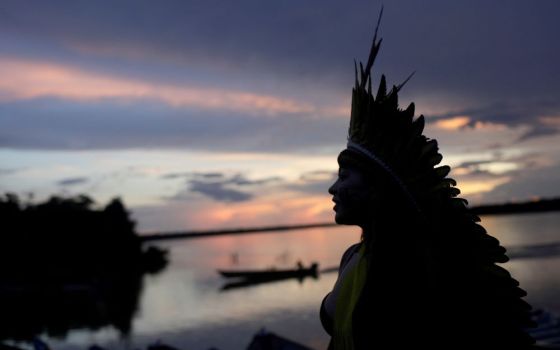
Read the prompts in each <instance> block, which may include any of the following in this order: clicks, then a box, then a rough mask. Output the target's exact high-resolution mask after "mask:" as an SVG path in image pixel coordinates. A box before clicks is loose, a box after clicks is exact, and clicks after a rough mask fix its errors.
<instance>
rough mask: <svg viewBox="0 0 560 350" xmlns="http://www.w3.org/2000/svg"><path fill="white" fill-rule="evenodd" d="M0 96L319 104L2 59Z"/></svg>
mask: <svg viewBox="0 0 560 350" xmlns="http://www.w3.org/2000/svg"><path fill="white" fill-rule="evenodd" d="M0 74H1V75H2V80H1V81H0V99H3V100H22V99H31V98H37V97H59V98H64V99H70V100H95V99H102V98H120V99H156V100H160V101H163V102H164V103H167V104H169V105H172V106H178V107H183V106H187V107H196V108H203V109H224V110H234V111H240V112H247V113H253V114H256V113H258V114H259V115H262V114H265V115H275V114H279V113H316V112H317V108H315V107H314V106H312V105H310V104H307V103H302V102H299V101H295V100H290V99H285V98H281V97H276V96H269V95H263V94H259V93H253V92H248V91H236V90H227V89H218V88H201V87H196V86H173V85H164V84H155V83H151V82H146V81H141V80H133V79H123V78H116V77H111V76H108V75H100V74H96V73H92V72H88V71H85V70H81V69H77V68H70V67H65V66H62V65H56V64H51V63H43V62H36V61H22V60H19V59H17V60H16V59H8V58H0Z"/></svg>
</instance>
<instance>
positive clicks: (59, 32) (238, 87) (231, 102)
mask: <svg viewBox="0 0 560 350" xmlns="http://www.w3.org/2000/svg"><path fill="white" fill-rule="evenodd" d="M380 8H381V2H379V1H346V2H341V1H336V2H335V1H308V2H301V1H282V2H264V1H235V2H227V1H221V2H217V1H166V2H158V3H157V4H156V3H155V2H153V1H129V2H127V1H119V2H114V1H95V2H92V1H50V2H45V1H27V2H22V1H4V2H2V4H1V5H0V74H1V75H2V77H3V79H2V81H1V82H0V191H2V192H6V191H11V192H16V193H18V194H20V195H22V196H26V195H27V194H28V193H30V192H32V193H34V196H35V198H36V199H43V198H46V197H48V196H49V195H51V194H77V193H82V192H86V193H88V194H90V195H91V196H92V197H93V198H94V199H96V200H97V201H98V202H99V203H100V204H103V203H104V202H106V201H107V200H109V199H110V198H111V197H114V196H121V197H122V198H123V199H124V201H125V203H126V204H127V205H128V206H129V207H131V208H132V210H133V215H134V217H135V219H136V220H137V221H138V223H139V229H140V230H141V231H150V230H175V229H177V230H179V229H189V228H217V227H230V226H251V225H261V224H270V225H273V224H281V223H296V222H316V221H329V220H332V216H333V215H332V214H333V213H332V205H331V204H332V203H331V202H330V196H329V195H328V194H327V193H326V190H327V188H328V186H329V184H330V182H332V181H333V179H334V174H335V172H336V170H337V169H336V167H337V165H336V155H337V154H338V152H339V151H340V150H341V148H342V147H344V143H345V138H346V128H347V124H348V118H349V103H350V91H351V87H352V83H353V59H355V58H356V59H358V60H364V59H365V58H366V55H367V53H368V50H369V45H370V43H371V37H372V32H373V28H374V25H375V21H376V18H377V14H378V12H379V10H380ZM558 13H560V2H558V1H557V0H539V1H492V2H488V1H462V2H456V1H455V2H449V1H439V0H438V1H430V2H422V3H420V2H417V1H400V0H399V1H391V3H386V4H385V11H384V18H383V21H382V26H381V32H380V34H381V36H382V37H383V44H382V48H381V53H380V56H379V58H378V61H377V62H376V64H375V66H374V71H375V72H374V76H375V78H376V80H377V79H379V77H380V74H381V73H385V74H386V76H387V78H388V81H389V82H390V83H400V82H401V81H402V80H403V79H404V78H406V77H407V76H408V75H409V74H410V72H412V71H416V74H415V76H414V78H413V79H412V80H411V81H410V82H409V83H408V84H407V86H406V87H405V88H404V90H403V91H402V94H401V96H400V101H401V103H402V105H403V106H405V105H408V103H409V102H412V101H414V102H415V103H416V111H417V113H418V114H424V115H425V116H426V118H427V121H428V127H427V130H426V134H427V135H428V136H429V137H432V138H436V139H437V140H438V141H439V144H440V148H441V151H442V153H443V155H444V161H443V162H444V163H445V164H449V165H451V166H452V167H454V170H453V173H452V175H453V176H454V177H455V178H456V179H457V180H458V187H459V188H460V189H462V192H463V194H464V197H465V198H467V199H468V200H469V201H470V202H471V203H473V204H478V203H488V202H501V201H507V200H526V199H530V198H533V197H551V196H558V195H560V186H559V185H560V142H559V141H560V133H559V131H560V65H558V62H560V44H559V43H560V41H559V40H558V37H559V35H560V22H559V21H558V19H557V17H558Z"/></svg>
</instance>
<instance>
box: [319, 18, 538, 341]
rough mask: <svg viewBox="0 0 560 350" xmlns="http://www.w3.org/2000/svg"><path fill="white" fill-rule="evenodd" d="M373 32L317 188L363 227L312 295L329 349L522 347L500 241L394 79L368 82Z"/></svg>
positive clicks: (517, 307)
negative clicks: (327, 286)
mask: <svg viewBox="0 0 560 350" xmlns="http://www.w3.org/2000/svg"><path fill="white" fill-rule="evenodd" d="M380 18H381V16H380ZM377 26H378V27H379V22H378V24H377ZM380 44H381V40H377V28H376V31H375V36H374V39H373V44H372V48H371V51H370V55H369V59H368V62H367V64H366V65H365V68H364V67H363V66H362V64H361V63H360V65H359V68H357V69H356V81H355V86H354V88H353V91H352V111H351V116H350V125H349V130H348V141H347V146H346V149H344V150H343V151H342V152H341V153H340V154H339V155H338V164H339V173H338V179H337V180H336V182H335V183H334V184H333V185H332V186H331V187H330V188H329V190H328V192H329V193H330V194H331V195H332V196H333V201H334V202H335V204H336V205H335V206H334V211H335V221H336V222H337V223H338V224H343V225H357V226H359V227H361V229H362V236H361V240H360V242H358V243H356V244H355V245H352V246H351V247H349V248H348V249H347V250H346V252H345V253H344V255H343V256H342V259H341V264H340V268H339V276H338V280H337V281H336V283H335V285H334V287H333V290H332V291H331V292H330V293H328V294H327V295H326V296H325V298H324V299H323V301H322V303H321V308H320V318H321V321H322V324H323V327H324V328H325V330H326V331H327V332H328V333H329V334H330V336H331V340H330V343H329V349H335V350H348V349H392V348H404V349H412V348H427V349H435V348H446V349H456V348H468V349H478V348H488V349H510V348H515V349H524V348H531V346H532V344H533V343H534V340H533V339H532V338H531V337H530V336H529V335H528V333H527V332H526V329H528V328H530V327H533V326H534V324H533V322H532V321H531V318H530V310H531V306H530V305H529V304H528V303H527V302H525V301H524V300H523V297H524V296H525V295H526V293H525V291H524V290H522V289H521V288H520V287H519V283H518V282H517V281H516V280H515V279H514V278H512V276H511V275H510V273H509V272H508V271H507V270H506V269H504V268H502V267H500V266H498V265H497V263H505V262H506V261H507V260H508V258H507V256H506V255H505V253H506V250H505V249H504V248H503V247H502V246H501V245H500V243H499V241H498V240H497V239H495V238H494V237H492V236H490V235H489V234H487V233H486V230H485V229H484V228H483V227H482V226H481V225H480V224H479V223H478V222H479V221H480V219H479V218H478V217H477V216H475V215H474V214H472V213H470V211H469V208H468V203H467V201H466V200H465V199H463V198H459V197H458V195H459V193H460V191H459V189H458V188H457V187H456V182H455V180H453V179H451V178H449V177H447V175H448V174H449V172H450V168H449V166H445V165H444V166H437V165H438V164H439V163H440V162H441V161H442V155H441V154H440V153H439V151H438V145H437V141H436V140H434V139H430V138H428V137H426V136H424V135H423V129H424V116H422V115H420V116H419V117H417V118H415V117H414V104H413V103H411V104H410V105H409V106H408V108H406V109H401V108H399V106H398V97H397V94H398V92H399V91H400V89H401V88H402V87H403V85H404V83H403V84H400V85H398V86H393V87H392V89H390V90H388V89H387V87H386V79H385V76H382V77H381V81H380V84H379V88H378V91H377V93H376V95H375V96H374V95H373V93H372V90H371V85H372V76H371V68H372V65H373V62H374V60H375V58H376V55H377V53H378V51H379V48H380ZM358 70H359V72H358ZM409 78H410V77H409ZM407 80H408V79H407ZM405 83H406V80H405Z"/></svg>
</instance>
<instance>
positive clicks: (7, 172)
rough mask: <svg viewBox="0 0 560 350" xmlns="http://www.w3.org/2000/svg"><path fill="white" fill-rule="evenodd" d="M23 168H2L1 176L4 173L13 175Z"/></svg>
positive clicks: (0, 169)
mask: <svg viewBox="0 0 560 350" xmlns="http://www.w3.org/2000/svg"><path fill="white" fill-rule="evenodd" d="M22 170H23V169H12V168H0V176H2V175H12V174H15V173H17V172H19V171H22Z"/></svg>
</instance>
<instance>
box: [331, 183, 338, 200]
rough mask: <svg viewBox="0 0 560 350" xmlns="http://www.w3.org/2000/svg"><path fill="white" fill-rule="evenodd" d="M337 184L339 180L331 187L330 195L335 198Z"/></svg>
mask: <svg viewBox="0 0 560 350" xmlns="http://www.w3.org/2000/svg"><path fill="white" fill-rule="evenodd" d="M337 183H338V179H337V180H336V181H335V182H334V183H333V184H332V185H331V187H329V193H330V194H331V195H333V196H334V195H335V193H336V185H337Z"/></svg>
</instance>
